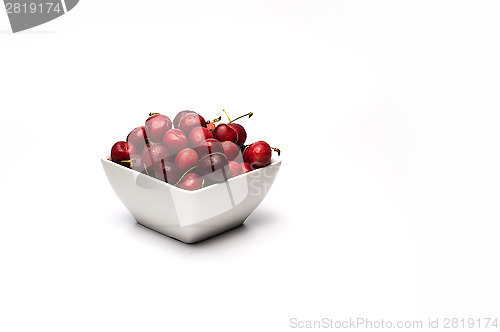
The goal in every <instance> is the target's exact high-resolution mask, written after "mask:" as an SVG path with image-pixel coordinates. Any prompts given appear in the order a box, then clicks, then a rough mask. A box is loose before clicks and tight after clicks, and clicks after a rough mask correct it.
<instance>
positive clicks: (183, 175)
mask: <svg viewBox="0 0 500 332" xmlns="http://www.w3.org/2000/svg"><path fill="white" fill-rule="evenodd" d="M196 167H198V166H194V167H191V168H190V169H188V170H187V171H186V173H184V174H182V176H181V178H180V179H179V181H177V183H176V184H174V186H176V185H178V184H179V183H180V182H181V181H182V179H183V178H184V177H185V176H186V174H187V173H189V172H190V171H192V170H193V169H195V168H196Z"/></svg>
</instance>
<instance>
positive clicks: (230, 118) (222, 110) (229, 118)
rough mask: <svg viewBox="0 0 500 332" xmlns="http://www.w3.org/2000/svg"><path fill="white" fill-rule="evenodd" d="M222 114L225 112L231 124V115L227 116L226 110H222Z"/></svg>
mask: <svg viewBox="0 0 500 332" xmlns="http://www.w3.org/2000/svg"><path fill="white" fill-rule="evenodd" d="M222 112H224V114H226V116H227V119H228V120H229V123H231V118H230V117H229V115H227V112H226V110H225V109H223V110H222Z"/></svg>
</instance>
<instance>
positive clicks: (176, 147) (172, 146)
mask: <svg viewBox="0 0 500 332" xmlns="http://www.w3.org/2000/svg"><path fill="white" fill-rule="evenodd" d="M162 142H163V145H164V146H165V147H166V148H167V150H168V152H169V154H170V155H174V154H176V153H177V152H179V151H181V150H182V149H184V148H185V147H187V146H188V139H187V137H186V135H184V132H183V131H182V130H180V129H170V130H169V131H167V132H166V133H165V136H163V141H162Z"/></svg>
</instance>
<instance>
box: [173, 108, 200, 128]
mask: <svg viewBox="0 0 500 332" xmlns="http://www.w3.org/2000/svg"><path fill="white" fill-rule="evenodd" d="M189 113H196V112H193V111H180V112H179V113H177V115H176V116H175V118H174V127H175V128H179V124H180V122H181V119H182V117H183V116H184V115H187V114H189Z"/></svg>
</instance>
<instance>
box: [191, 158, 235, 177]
mask: <svg viewBox="0 0 500 332" xmlns="http://www.w3.org/2000/svg"><path fill="white" fill-rule="evenodd" d="M197 171H198V172H199V173H200V175H201V176H204V177H206V178H207V179H209V180H211V181H213V182H222V181H224V180H226V179H227V177H228V175H229V164H228V161H227V158H226V156H225V155H224V154H223V153H219V152H218V153H212V154H209V155H206V156H204V157H203V158H200V161H199V162H198V168H197Z"/></svg>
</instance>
